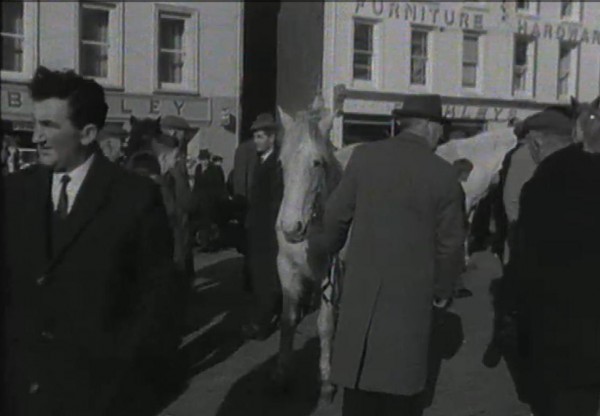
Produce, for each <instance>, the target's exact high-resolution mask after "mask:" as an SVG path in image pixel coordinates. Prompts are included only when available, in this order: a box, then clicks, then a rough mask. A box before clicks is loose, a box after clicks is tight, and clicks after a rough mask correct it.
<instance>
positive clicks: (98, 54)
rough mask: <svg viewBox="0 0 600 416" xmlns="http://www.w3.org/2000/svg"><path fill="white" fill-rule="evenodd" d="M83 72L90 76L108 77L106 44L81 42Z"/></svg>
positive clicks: (81, 69)
mask: <svg viewBox="0 0 600 416" xmlns="http://www.w3.org/2000/svg"><path fill="white" fill-rule="evenodd" d="M80 67H81V68H80V71H81V74H82V75H84V76H88V77H98V78H106V77H108V48H107V46H105V45H89V44H85V43H82V44H81V64H80Z"/></svg>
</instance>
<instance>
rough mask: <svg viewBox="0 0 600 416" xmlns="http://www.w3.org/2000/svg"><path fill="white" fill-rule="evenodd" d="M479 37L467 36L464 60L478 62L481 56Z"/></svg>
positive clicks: (465, 38)
mask: <svg viewBox="0 0 600 416" xmlns="http://www.w3.org/2000/svg"><path fill="white" fill-rule="evenodd" d="M478 40H479V39H478V38H477V37H476V36H465V37H464V44H463V45H464V46H463V62H469V63H475V64H476V63H477V61H478V57H479V47H478V44H479V42H478Z"/></svg>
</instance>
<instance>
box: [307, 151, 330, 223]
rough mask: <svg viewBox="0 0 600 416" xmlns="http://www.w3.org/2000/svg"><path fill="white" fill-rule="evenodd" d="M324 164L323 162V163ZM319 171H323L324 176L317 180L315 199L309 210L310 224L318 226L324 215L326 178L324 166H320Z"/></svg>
mask: <svg viewBox="0 0 600 416" xmlns="http://www.w3.org/2000/svg"><path fill="white" fill-rule="evenodd" d="M323 163H324V162H323ZM321 169H323V173H324V175H323V176H322V177H321V178H320V179H319V182H318V183H317V190H316V193H315V199H314V200H313V202H312V205H311V208H310V224H320V223H321V222H322V220H323V215H324V213H325V201H324V199H325V197H326V195H325V193H326V188H327V187H326V185H325V182H326V177H327V171H326V170H325V165H321Z"/></svg>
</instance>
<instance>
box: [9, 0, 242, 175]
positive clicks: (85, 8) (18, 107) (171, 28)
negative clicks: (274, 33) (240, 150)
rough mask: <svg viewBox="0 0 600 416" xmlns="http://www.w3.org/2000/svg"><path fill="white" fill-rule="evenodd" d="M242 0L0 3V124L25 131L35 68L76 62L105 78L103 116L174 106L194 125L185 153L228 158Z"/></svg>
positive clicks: (160, 111) (147, 113)
mask: <svg viewBox="0 0 600 416" xmlns="http://www.w3.org/2000/svg"><path fill="white" fill-rule="evenodd" d="M242 6H243V5H242V3H241V2H185V1H181V2H114V1H89V2H88V1H68V2H58V1H14V2H13V1H11V2H3V3H2V15H3V18H2V45H3V50H2V73H1V83H2V85H1V87H2V127H3V131H4V132H13V133H14V134H20V135H21V136H23V139H24V140H25V141H26V140H27V137H28V136H29V137H30V136H31V100H30V98H29V96H28V93H27V85H26V84H27V82H28V81H29V80H30V79H31V77H32V75H33V73H34V71H35V68H36V67H37V66H38V65H44V66H46V67H49V68H51V69H63V68H69V69H74V70H75V71H76V72H78V73H80V74H82V75H84V76H88V77H93V78H95V79H96V80H97V81H98V82H99V83H100V84H101V85H103V86H104V87H105V90H106V94H107V100H108V105H109V112H108V120H107V122H108V123H117V124H125V125H126V124H127V123H128V121H129V119H130V117H131V116H132V115H133V116H136V117H152V118H156V117H158V116H160V115H162V116H165V115H169V114H172V115H180V116H182V117H184V118H185V119H186V120H187V121H188V122H189V124H190V125H191V126H192V127H193V128H194V129H197V133H196V135H195V136H194V139H193V140H192V142H191V143H190V147H189V153H190V155H192V156H195V155H196V154H197V152H198V149H199V148H204V147H206V148H209V150H210V151H211V152H213V153H214V154H218V155H221V156H223V158H224V167H225V168H226V169H229V168H230V167H231V164H232V158H233V151H234V149H235V147H236V146H237V143H238V134H237V131H238V126H237V124H238V121H239V117H238V114H239V110H240V109H239V102H240V100H239V97H240V90H241V85H240V82H241V58H242V56H241V54H242V46H241V41H242V32H241V28H242Z"/></svg>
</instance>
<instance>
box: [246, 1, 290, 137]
mask: <svg viewBox="0 0 600 416" xmlns="http://www.w3.org/2000/svg"><path fill="white" fill-rule="evenodd" d="M279 9H280V2H279V1H271V2H249V1H245V2H244V54H243V55H244V59H243V65H244V67H243V76H242V94H241V98H240V101H241V121H240V122H241V132H240V142H242V141H245V140H248V139H249V138H250V137H251V135H250V126H251V125H252V123H253V122H254V120H255V119H256V117H257V116H258V115H259V114H260V113H264V112H269V113H271V114H273V116H274V117H275V114H274V111H275V105H276V97H277V20H278V15H279Z"/></svg>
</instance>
